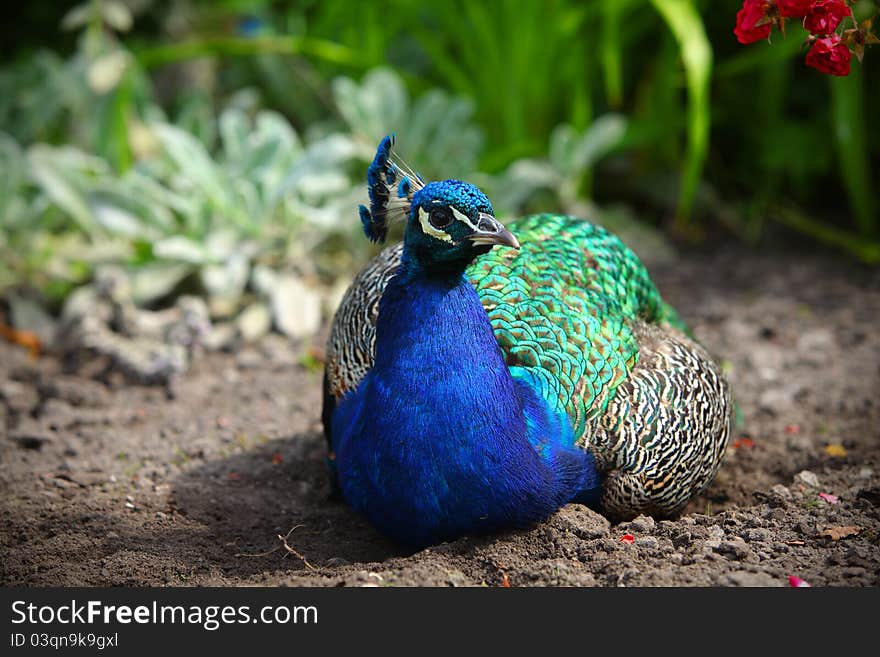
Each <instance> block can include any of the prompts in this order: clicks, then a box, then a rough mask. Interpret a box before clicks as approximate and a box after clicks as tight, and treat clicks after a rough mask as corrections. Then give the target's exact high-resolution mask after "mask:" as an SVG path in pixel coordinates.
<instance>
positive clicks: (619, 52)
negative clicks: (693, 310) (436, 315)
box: [0, 0, 880, 302]
mask: <svg viewBox="0 0 880 657" xmlns="http://www.w3.org/2000/svg"><path fill="white" fill-rule="evenodd" d="M48 4H49V3H36V5H38V6H37V7H36V8H34V7H31V8H30V9H28V13H27V14H26V17H27V16H40V17H42V18H40V20H37V19H34V20H32V21H30V22H29V21H27V20H25V21H24V22H22V23H20V24H18V25H17V26H16V30H15V31H14V33H12V32H10V33H9V34H7V35H6V36H7V37H8V38H7V39H6V40H5V42H4V43H5V45H4V51H5V54H6V55H7V56H6V60H5V63H4V65H3V66H2V68H0V130H2V133H0V169H2V171H0V173H2V175H0V212H2V215H0V217H2V228H3V230H2V235H0V251H2V256H3V260H2V265H0V287H2V286H4V285H6V284H10V283H12V282H15V281H18V280H22V279H24V280H28V281H30V282H32V283H34V284H36V285H38V286H39V287H40V288H41V289H44V290H45V291H48V292H49V294H50V296H56V297H62V296H63V295H64V294H65V293H66V291H67V290H68V289H69V288H70V287H71V286H74V285H76V284H78V283H80V282H82V281H84V280H86V279H87V278H88V277H89V276H91V274H92V271H93V270H94V267H96V266H99V265H100V263H103V262H115V263H120V262H121V263H123V264H125V265H126V266H127V267H129V268H131V269H132V270H134V271H147V272H150V274H151V276H150V278H151V280H154V281H155V280H162V281H164V283H163V284H162V285H159V286H158V287H157V288H156V289H155V290H153V292H151V293H149V294H148V293H145V296H144V298H143V300H144V302H146V301H148V300H150V299H155V298H156V297H157V296H161V295H162V294H167V293H168V292H169V291H170V290H171V289H173V287H174V286H176V285H180V284H182V283H184V282H189V283H193V282H194V283H195V284H197V285H199V286H200V287H201V288H202V289H203V290H205V291H207V293H209V294H221V293H227V292H228V293H235V292H237V291H240V290H242V289H243V288H244V287H245V286H247V285H248V277H249V275H250V274H249V272H250V271H251V269H252V268H253V267H255V266H257V265H258V264H270V265H272V266H275V267H278V268H287V269H293V270H296V271H297V272H298V273H299V274H300V275H301V276H303V277H306V278H308V277H313V278H315V279H319V280H323V281H325V282H332V281H333V280H334V279H335V278H338V277H342V276H345V275H347V273H348V271H349V270H350V269H351V268H352V267H353V266H354V264H355V263H356V262H358V261H360V260H362V259H363V258H364V257H365V256H366V254H367V249H368V246H367V245H366V243H365V240H363V239H362V238H360V237H359V236H358V234H357V231H358V222H357V216H356V211H355V207H356V204H357V203H358V202H362V201H363V198H364V197H365V190H364V189H363V171H364V166H365V164H366V163H367V162H368V161H369V160H370V158H371V156H372V151H373V148H374V147H375V144H376V143H377V141H378V139H379V138H380V137H381V136H382V135H383V134H385V133H386V132H388V131H392V130H395V131H397V133H398V136H399V144H400V151H401V154H402V155H403V156H404V157H405V158H406V159H407V160H408V161H409V162H410V163H411V164H413V165H415V166H416V167H417V168H418V169H419V170H420V171H421V172H422V173H423V174H424V175H425V176H427V177H429V178H433V177H449V176H460V177H471V178H473V179H475V180H476V181H478V182H479V183H480V184H482V185H484V186H485V187H486V189H487V191H489V192H490V196H491V197H492V198H493V202H494V203H495V204H496V206H497V207H498V208H500V209H501V210H503V211H507V212H523V211H529V210H536V209H542V210H561V211H569V212H575V211H583V210H584V208H587V207H588V206H587V205H585V203H586V202H587V201H589V200H595V201H597V202H598V203H599V204H604V203H611V202H615V203H618V202H620V201H626V202H627V203H628V204H629V205H630V207H631V208H633V209H634V210H635V211H636V212H637V213H638V215H639V216H640V217H641V219H642V220H643V221H644V222H646V223H647V224H655V225H669V226H671V227H672V228H673V229H674V230H675V231H676V232H677V233H678V234H679V235H685V236H689V237H699V235H701V234H703V233H704V232H705V229H706V228H708V227H711V226H712V225H714V224H719V223H720V224H723V225H724V226H725V228H726V229H727V230H730V231H733V232H734V233H735V234H737V235H739V236H740V237H741V238H742V239H745V240H752V241H754V240H757V239H759V238H760V237H761V236H762V235H763V234H764V233H765V228H766V226H767V223H768V221H773V222H779V223H782V224H785V225H787V226H789V227H792V228H795V229H796V230H799V231H801V232H804V233H806V234H808V235H810V236H812V238H814V239H816V240H819V241H822V242H826V243H830V244H834V245H836V246H838V247H841V248H843V249H846V250H848V251H849V252H850V253H852V254H853V255H855V256H857V257H859V258H860V259H862V260H864V261H866V262H869V263H877V262H880V241H878V240H880V229H878V226H880V218H878V212H880V207H878V203H877V200H876V198H875V191H876V189H877V188H878V179H877V177H876V176H877V172H878V171H880V134H878V131H877V130H876V127H875V124H876V120H874V119H873V118H872V117H876V116H878V115H880V85H871V84H869V83H868V81H869V80H871V79H872V78H873V77H874V76H876V74H877V72H878V71H880V65H878V60H880V53H878V52H874V51H871V50H869V51H868V53H867V56H866V58H865V62H864V64H863V65H859V64H855V65H854V67H853V69H854V71H853V74H852V75H850V76H849V77H848V78H844V79H828V78H827V77H826V76H823V75H821V74H819V73H817V72H816V71H813V70H811V69H807V68H806V67H805V66H804V65H803V62H802V59H803V57H802V55H803V41H804V37H805V33H804V32H803V30H802V29H801V28H800V27H799V26H797V25H796V24H794V23H789V29H788V34H787V37H786V38H784V39H776V40H775V42H774V43H773V44H766V43H763V44H756V45H753V46H749V47H743V46H740V45H739V44H738V43H737V42H736V40H735V38H734V37H733V35H732V30H733V25H734V16H735V13H736V11H737V9H738V8H739V6H740V4H741V3H740V2H739V1H738V0H715V1H712V2H709V1H708V0H705V1H701V0H617V1H615V2H607V1H605V0H585V1H580V2H576V1H575V0H546V1H543V2H525V1H514V0H486V1H485V2H473V1H469V0H450V1H449V2H443V3H425V2H424V1H422V2H416V1H415V0H387V1H386V2H382V3H370V2H343V1H339V2H325V1H320V2H319V1H318V0H312V1H301V2H281V1H278V0H274V1H273V0H221V1H219V2H208V1H205V0H203V1H195V0H127V1H126V2H123V1H121V0H88V1H87V2H85V3H73V2H61V3H52V6H53V8H55V9H54V12H55V13H54V14H53V11H52V10H50V9H47V7H46V5H48ZM58 7H65V9H66V11H65V12H59V10H58V9H57V8H58ZM875 9H876V6H875V3H873V2H862V3H860V5H859V7H858V12H860V13H863V14H865V15H868V14H870V12H872V11H874V10H875ZM47 14H50V15H54V16H55V20H56V22H57V25H58V30H59V32H58V39H57V40H54V41H53V42H52V45H49V44H47V40H46V33H45V16H46V15H47ZM159 270H162V271H163V272H164V274H163V275H162V276H160V275H158V274H157V273H156V272H158V271H159ZM163 286H164V287H163Z"/></svg>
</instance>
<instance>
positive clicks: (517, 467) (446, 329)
mask: <svg viewBox="0 0 880 657" xmlns="http://www.w3.org/2000/svg"><path fill="white" fill-rule="evenodd" d="M333 438H334V449H335V451H336V457H337V461H336V467H337V472H338V475H339V481H340V485H341V487H342V491H343V494H344V495H345V497H346V498H347V499H348V501H349V503H350V504H352V505H353V506H354V507H355V508H357V509H359V510H360V511H362V512H364V513H365V514H366V515H367V516H368V518H369V519H370V520H371V521H372V522H373V523H374V524H375V525H377V526H378V527H379V528H380V529H382V530H383V531H385V532H386V533H387V534H389V535H391V536H392V538H395V539H397V540H399V541H401V542H405V543H411V544H419V545H424V544H429V543H434V542H437V541H440V540H444V539H447V538H452V537H455V536H457V535H460V534H462V533H468V532H477V531H487V530H492V529H496V528H499V527H505V526H511V525H514V526H522V525H526V524H528V523H530V522H533V521H536V520H540V519H542V518H544V517H546V516H547V515H549V514H550V513H552V512H553V511H555V510H556V509H557V508H559V506H561V505H562V504H565V503H566V502H568V501H570V500H571V499H573V498H574V497H575V496H576V495H578V493H582V492H583V491H584V490H586V489H590V490H593V489H595V488H596V487H597V486H598V483H597V476H596V472H595V468H594V467H593V461H592V457H591V456H590V455H589V454H587V453H586V452H584V451H583V450H580V449H577V448H573V447H572V446H571V429H570V427H569V425H568V421H567V419H566V418H564V417H560V416H558V415H557V414H555V413H554V412H552V411H551V410H550V407H549V405H548V404H547V403H546V402H545V401H544V400H543V399H542V398H540V397H539V396H538V395H537V394H536V393H535V392H534V391H533V390H532V388H531V387H529V385H527V384H526V383H523V382H522V381H520V380H518V379H514V377H513V376H511V373H510V370H509V369H508V368H507V366H506V364H505V362H504V358H503V355H502V353H501V349H500V348H499V346H498V343H497V341H496V339H495V335H494V333H493V331H492V327H491V325H490V323H489V319H488V317H487V316H486V313H485V311H484V310H483V307H482V305H481V304H480V300H479V297H478V296H477V293H476V291H475V290H474V289H473V287H471V285H470V284H469V283H468V282H467V281H466V280H465V279H464V278H463V275H462V273H461V272H460V271H459V272H457V273H456V272H454V271H451V270H444V271H443V272H437V271H433V272H428V271H426V270H424V269H423V268H421V267H418V266H412V264H411V263H410V262H407V261H406V259H405V262H404V265H403V266H402V268H401V271H400V272H399V273H398V274H397V275H396V276H395V277H394V278H392V280H391V281H390V282H389V284H388V287H387V288H386V290H385V292H384V294H383V296H382V299H381V302H380V307H379V319H378V323H377V326H376V360H375V364H374V366H373V368H372V370H371V371H370V373H369V374H368V375H367V377H366V378H365V379H364V381H363V382H362V384H361V385H360V386H359V387H358V389H357V390H356V391H355V392H354V393H353V394H352V395H350V396H346V397H345V398H343V400H342V402H341V403H340V405H339V407H337V410H336V412H335V414H334V418H333Z"/></svg>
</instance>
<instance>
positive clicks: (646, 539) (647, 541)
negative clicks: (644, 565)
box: [635, 536, 660, 550]
mask: <svg viewBox="0 0 880 657" xmlns="http://www.w3.org/2000/svg"><path fill="white" fill-rule="evenodd" d="M635 545H636V547H640V548H646V549H650V550H653V549H656V548H657V547H659V546H660V541H658V540H657V539H656V538H654V537H653V536H639V537H638V538H636V540H635Z"/></svg>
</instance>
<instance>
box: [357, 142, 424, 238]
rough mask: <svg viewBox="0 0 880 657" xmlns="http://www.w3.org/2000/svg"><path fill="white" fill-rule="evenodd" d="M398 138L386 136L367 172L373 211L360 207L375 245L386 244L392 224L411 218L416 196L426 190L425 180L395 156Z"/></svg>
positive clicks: (369, 235)
mask: <svg viewBox="0 0 880 657" xmlns="http://www.w3.org/2000/svg"><path fill="white" fill-rule="evenodd" d="M394 142H395V136H394V134H391V135H388V136H386V137H385V138H384V139H383V140H382V142H381V143H380V144H379V148H378V149H377V150H376V155H375V157H374V158H373V162H372V164H370V167H369V169H367V190H368V193H369V196H370V207H369V209H368V208H367V207H366V206H364V205H361V206H359V207H358V211H359V212H360V217H361V223H362V224H363V227H364V234H366V236H367V238H369V240H370V241H371V242H379V243H380V244H381V243H384V242H385V237H386V236H387V234H388V224H389V222H393V221H395V220H399V221H403V220H405V219H406V217H407V215H409V211H410V207H411V206H412V202H413V195H414V194H415V193H416V192H418V191H419V190H420V189H422V188H423V187H424V186H425V183H424V181H423V180H422V178H421V176H419V175H418V174H417V173H415V172H413V171H412V169H410V168H409V167H408V166H407V165H406V163H405V162H403V161H402V160H400V161H399V162H398V161H395V159H394V156H393V149H394Z"/></svg>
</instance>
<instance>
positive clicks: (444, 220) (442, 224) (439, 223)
mask: <svg viewBox="0 0 880 657" xmlns="http://www.w3.org/2000/svg"><path fill="white" fill-rule="evenodd" d="M428 221H429V222H430V223H431V225H432V226H433V227H434V228H446V227H447V226H448V225H449V224H451V223H452V213H451V212H450V211H449V208H434V209H433V210H431V214H430V216H429V217H428Z"/></svg>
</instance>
